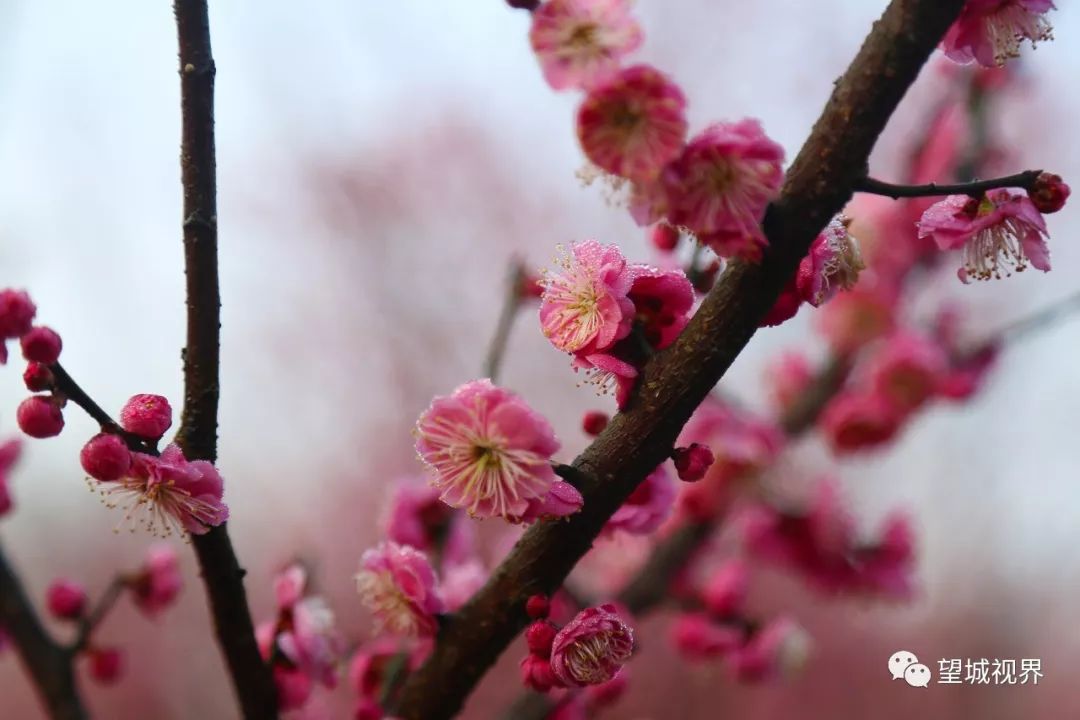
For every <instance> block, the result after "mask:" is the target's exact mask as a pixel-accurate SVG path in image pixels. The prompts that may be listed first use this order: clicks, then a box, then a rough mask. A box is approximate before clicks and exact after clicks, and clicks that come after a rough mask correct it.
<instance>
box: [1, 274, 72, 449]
mask: <svg viewBox="0 0 1080 720" xmlns="http://www.w3.org/2000/svg"><path fill="white" fill-rule="evenodd" d="M36 315H37V306H36V305H35V304H34V302H33V300H31V299H30V296H29V295H28V294H27V293H26V291H24V290H14V289H11V288H7V289H4V290H0V365H3V364H6V363H7V360H8V350H7V341H8V340H18V341H19V345H20V347H21V348H22V353H23V357H24V358H25V359H26V361H27V363H28V365H27V368H26V372H25V374H24V376H23V377H24V379H25V382H26V386H27V388H28V389H29V390H30V391H31V392H34V393H42V394H38V395H31V396H30V397H28V398H26V399H25V400H23V401H22V402H21V403H19V407H18V409H17V410H16V411H15V419H16V420H17V421H18V423H19V429H20V430H22V431H23V432H24V433H26V434H27V435H29V436H30V437H33V438H49V437H55V436H56V435H59V434H60V431H61V430H63V429H64V414H63V412H62V409H63V407H64V403H65V402H66V399H65V398H64V396H63V395H62V394H59V393H57V392H55V391H54V390H53V388H52V379H51V373H50V371H49V366H50V365H53V364H54V363H56V361H57V360H59V359H60V350H61V348H62V347H63V343H62V342H61V340H60V335H58V334H57V333H56V331H54V330H52V329H50V328H48V327H45V326H44V325H34V324H33V323H34V317H35V316H36ZM46 391H48V392H47V394H45V393H46Z"/></svg>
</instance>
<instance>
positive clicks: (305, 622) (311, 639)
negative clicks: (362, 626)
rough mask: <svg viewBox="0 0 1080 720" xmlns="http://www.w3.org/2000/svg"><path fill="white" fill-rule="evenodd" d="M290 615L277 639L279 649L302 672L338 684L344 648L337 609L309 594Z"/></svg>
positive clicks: (326, 683) (327, 684) (329, 684)
mask: <svg viewBox="0 0 1080 720" xmlns="http://www.w3.org/2000/svg"><path fill="white" fill-rule="evenodd" d="M288 616H289V620H290V622H289V623H287V626H286V627H285V628H284V629H283V630H282V631H281V632H280V633H278V636H277V638H276V640H277V646H278V649H279V650H281V652H282V654H283V655H284V656H285V657H286V658H288V660H289V662H290V663H292V665H293V667H295V668H296V669H298V670H299V671H300V672H302V673H304V674H305V675H307V676H308V677H309V678H311V679H312V680H315V681H318V682H320V683H322V684H323V685H324V686H326V687H329V688H332V687H334V686H335V685H336V684H337V664H338V662H339V660H340V657H341V653H342V650H343V647H342V641H341V638H340V637H339V636H338V634H337V630H336V629H335V628H334V613H333V611H331V610H330V607H329V606H328V605H327V604H326V601H325V600H323V599H322V598H321V597H316V596H309V597H305V598H303V599H301V600H299V601H298V602H296V603H295V604H294V605H293V606H292V607H291V608H290V610H289V613H288Z"/></svg>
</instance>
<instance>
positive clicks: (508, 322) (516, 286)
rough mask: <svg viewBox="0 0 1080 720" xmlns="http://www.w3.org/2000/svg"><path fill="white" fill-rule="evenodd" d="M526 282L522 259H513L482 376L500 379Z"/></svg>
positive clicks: (493, 379)
mask: <svg viewBox="0 0 1080 720" xmlns="http://www.w3.org/2000/svg"><path fill="white" fill-rule="evenodd" d="M524 282H525V268H524V267H523V266H522V264H521V261H520V260H517V259H515V260H513V261H512V262H511V264H510V270H509V272H507V275H506V294H505V295H504V296H503V304H502V309H500V310H499V319H498V321H497V322H496V323H495V334H494V335H493V336H492V338H491V345H490V346H488V352H487V356H486V358H485V359H484V372H483V374H482V375H481V377H487V378H491V381H492V382H495V381H496V380H497V379H498V375H499V371H500V370H501V369H502V361H503V356H504V355H505V354H506V344H507V342H509V340H510V330H511V328H513V326H514V320H515V319H516V318H517V315H518V310H520V309H521V303H522V300H523V298H522V284H523V283H524Z"/></svg>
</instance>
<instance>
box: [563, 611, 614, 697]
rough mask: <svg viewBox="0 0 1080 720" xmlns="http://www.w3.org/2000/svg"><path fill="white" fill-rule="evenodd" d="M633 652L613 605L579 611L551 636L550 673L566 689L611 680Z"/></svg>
mask: <svg viewBox="0 0 1080 720" xmlns="http://www.w3.org/2000/svg"><path fill="white" fill-rule="evenodd" d="M633 651H634V633H633V630H631V629H630V626H629V625H627V624H626V623H625V622H624V621H623V619H622V618H621V617H619V614H618V611H617V610H616V608H615V606H614V605H610V604H605V605H600V606H599V607H590V608H586V609H585V610H582V611H581V612H580V613H578V614H577V616H575V617H574V619H573V620H571V621H570V622H569V623H567V624H566V625H565V626H564V627H563V629H562V630H560V631H559V633H558V634H557V635H556V636H555V641H554V643H553V645H552V649H551V669H552V671H553V672H554V673H555V676H556V677H557V678H558V679H559V680H560V681H561V682H562V683H563V684H565V685H567V686H569V687H583V686H585V685H599V684H600V683H604V682H607V681H608V680H611V679H612V678H613V677H615V675H616V674H617V673H618V672H619V669H620V668H621V667H622V666H623V665H624V664H626V662H627V661H628V660H629V659H630V655H631V654H632V653H633Z"/></svg>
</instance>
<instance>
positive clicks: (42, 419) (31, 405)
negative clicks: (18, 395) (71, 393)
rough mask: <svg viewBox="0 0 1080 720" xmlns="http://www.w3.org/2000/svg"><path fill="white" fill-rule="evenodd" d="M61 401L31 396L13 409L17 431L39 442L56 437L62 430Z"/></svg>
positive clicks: (62, 414) (42, 396) (55, 398)
mask: <svg viewBox="0 0 1080 720" xmlns="http://www.w3.org/2000/svg"><path fill="white" fill-rule="evenodd" d="M62 402H63V401H62V399H60V398H57V397H55V396H46V395H31V396H30V397H28V398H26V399H25V400H23V401H22V402H21V403H19V407H18V408H16V409H15V421H16V422H17V423H18V424H19V429H20V430H22V431H23V432H24V433H26V434H27V435H29V436H30V437H32V438H37V439H39V440H42V439H45V438H51V437H56V436H57V435H59V434H60V431H61V430H63V429H64V413H63V412H62V411H61V410H60V408H61V403H62Z"/></svg>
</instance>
